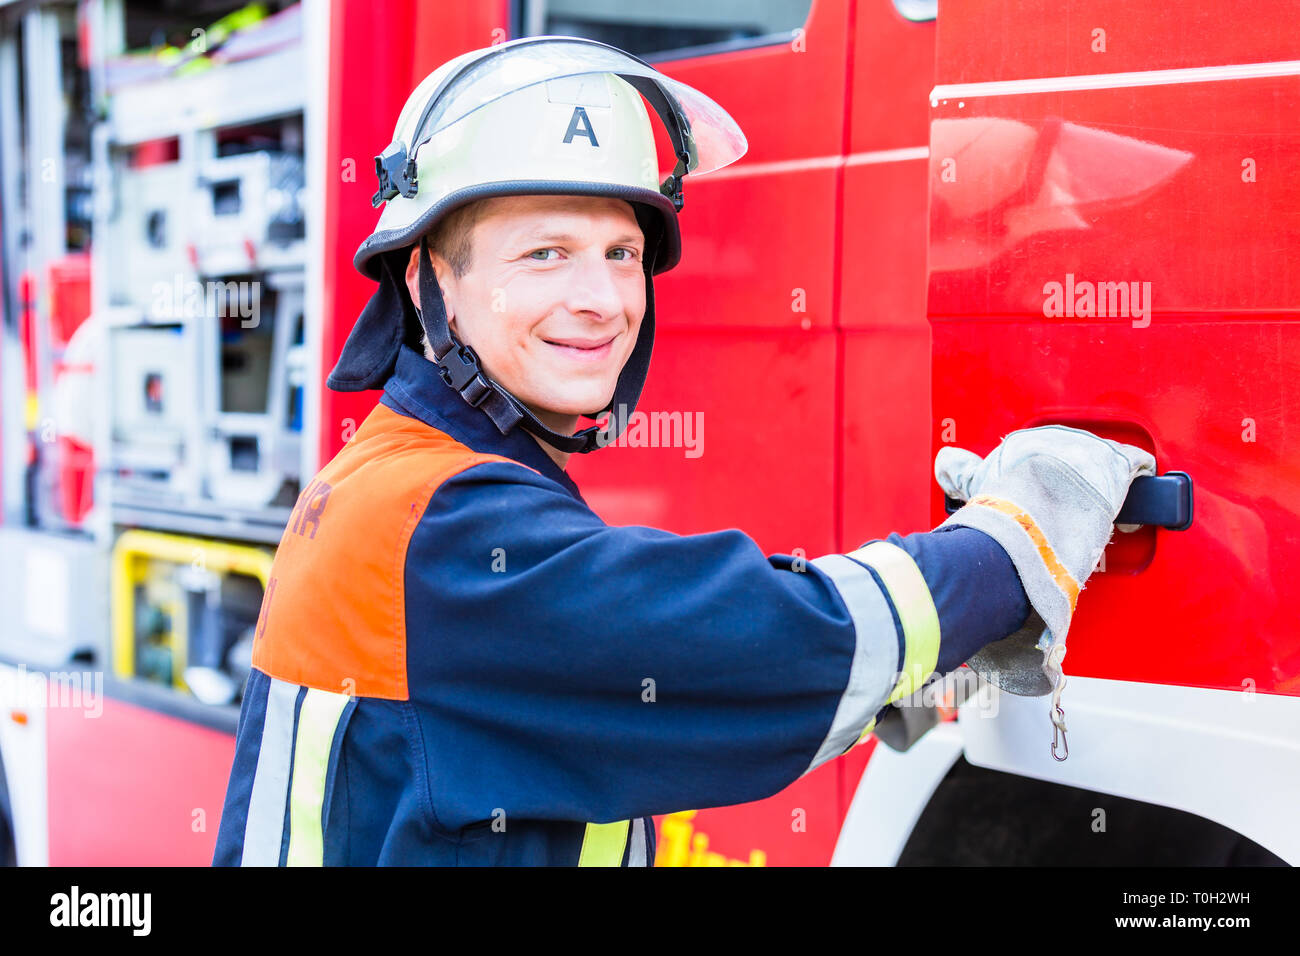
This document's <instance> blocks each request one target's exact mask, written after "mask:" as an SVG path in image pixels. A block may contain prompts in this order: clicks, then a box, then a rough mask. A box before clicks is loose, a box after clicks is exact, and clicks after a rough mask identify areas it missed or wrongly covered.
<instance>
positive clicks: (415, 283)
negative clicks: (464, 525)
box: [406, 243, 420, 309]
mask: <svg viewBox="0 0 1300 956" xmlns="http://www.w3.org/2000/svg"><path fill="white" fill-rule="evenodd" d="M406 291H407V292H409V293H411V301H412V302H413V303H415V307H416V308H417V309H418V308H420V245H419V243H416V244H415V245H414V246H412V247H411V257H410V258H409V259H407V260H406Z"/></svg>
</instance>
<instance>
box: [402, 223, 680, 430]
mask: <svg viewBox="0 0 1300 956" xmlns="http://www.w3.org/2000/svg"><path fill="white" fill-rule="evenodd" d="M638 210H639V207H638ZM637 218H638V219H640V220H641V224H642V229H643V230H644V231H645V235H646V240H647V241H646V251H647V253H648V255H647V260H646V261H645V262H644V263H643V265H644V267H645V270H644V271H645V291H646V311H645V317H644V318H643V319H642V320H641V328H640V331H639V333H638V335H637V342H636V347H635V348H634V349H633V350H632V354H631V355H630V356H629V357H628V360H627V362H626V364H624V366H623V370H622V372H620V373H619V376H618V384H617V385H616V386H615V388H614V397H613V399H612V400H611V402H610V406H609V408H604V409H599V410H597V411H596V412H593V413H590V414H588V415H587V416H586V417H588V418H597V417H599V416H600V415H602V414H604V412H606V411H609V413H610V415H609V421H608V423H607V426H606V427H605V428H601V427H600V426H599V425H591V426H588V427H587V428H583V429H581V430H579V431H578V432H576V433H574V434H572V435H562V434H560V433H559V432H556V431H552V430H551V429H550V428H547V427H546V426H545V425H544V424H542V422H541V421H540V420H539V419H538V418H537V416H536V415H534V414H533V413H532V411H531V410H529V409H528V407H527V406H525V405H524V403H523V402H521V401H520V400H519V399H517V398H515V396H514V395H512V394H511V393H510V392H508V391H506V390H505V389H504V388H503V387H502V386H500V385H498V384H497V383H496V382H494V381H493V380H492V379H491V378H489V377H488V375H487V373H486V372H485V371H484V370H483V367H482V365H481V364H480V363H479V358H478V356H477V355H476V354H475V352H474V350H473V349H472V348H470V347H469V346H468V345H464V344H462V343H461V342H460V341H458V340H457V339H456V337H455V336H454V335H453V334H452V331H451V329H450V328H449V327H448V325H447V310H446V305H445V303H444V302H443V298H442V290H441V289H440V288H439V286H438V278H437V276H436V275H435V274H434V270H433V266H432V264H431V263H430V261H429V247H428V234H427V233H426V234H425V235H423V236H421V237H420V303H421V308H420V309H418V310H417V312H418V314H419V317H420V324H421V325H422V326H423V328H424V334H425V335H426V336H428V339H429V345H430V347H431V348H432V349H433V354H434V363H435V364H436V365H437V366H438V374H439V376H440V377H441V378H442V380H443V381H444V382H445V383H446V384H447V386H448V387H449V388H452V389H454V390H455V391H456V392H457V393H458V394H459V395H460V397H461V398H463V399H464V400H465V401H466V402H468V403H469V404H470V405H472V406H474V407H476V408H479V409H482V411H483V413H484V414H485V415H487V416H488V418H490V419H492V422H493V424H495V425H496V427H497V430H498V431H500V432H501V434H503V435H505V434H507V433H508V432H509V431H510V430H511V429H512V428H514V427H515V426H520V427H522V428H524V429H525V430H526V431H528V432H531V433H532V434H533V435H535V436H537V437H538V438H539V439H541V440H542V441H544V442H546V443H547V444H548V445H550V446H552V447H553V448H557V449H559V450H560V451H563V452H569V453H570V454H573V453H577V454H586V453H587V452H590V451H593V450H594V449H596V448H601V447H603V446H605V445H608V444H609V443H610V442H612V441H614V440H615V439H616V438H618V436H619V435H621V434H622V433H623V430H624V429H625V428H626V427H627V424H628V418H629V417H630V416H631V414H632V412H633V411H634V410H635V409H636V403H637V401H638V400H639V399H640V398H641V389H642V388H643V387H644V386H645V380H646V376H647V375H649V373H650V353H651V352H652V351H653V349H654V332H655V325H654V314H655V313H654V280H653V279H652V274H653V271H654V260H655V258H656V256H657V255H658V252H659V248H660V245H661V244H660V242H659V238H660V237H659V235H658V230H657V229H656V230H655V231H654V233H652V232H651V231H650V229H649V227H651V226H652V225H653V222H654V220H653V218H652V217H650V216H643V215H641V214H640V212H639V211H638V214H637Z"/></svg>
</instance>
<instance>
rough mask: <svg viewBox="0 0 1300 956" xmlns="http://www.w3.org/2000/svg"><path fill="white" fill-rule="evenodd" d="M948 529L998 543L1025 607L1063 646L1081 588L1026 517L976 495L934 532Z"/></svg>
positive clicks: (1001, 502)
mask: <svg viewBox="0 0 1300 956" xmlns="http://www.w3.org/2000/svg"><path fill="white" fill-rule="evenodd" d="M947 525H962V526H964V527H967V528H974V529H976V530H977V531H983V532H984V533H985V534H987V535H989V537H991V538H993V539H994V540H995V541H997V543H998V544H1000V545H1001V546H1002V548H1003V550H1004V551H1006V552H1007V555H1008V557H1010V558H1011V563H1012V564H1014V565H1015V566H1016V573H1017V574H1019V575H1020V583H1021V584H1022V585H1023V586H1024V589H1025V597H1026V598H1028V599H1029V603H1030V604H1031V605H1033V608H1034V610H1035V611H1036V612H1038V614H1039V616H1040V617H1041V618H1042V619H1043V622H1044V623H1045V624H1046V625H1047V627H1048V628H1049V629H1050V630H1051V632H1052V635H1053V636H1054V638H1055V639H1056V640H1057V641H1063V640H1065V637H1066V634H1067V633H1068V632H1069V630H1070V620H1071V619H1072V618H1073V616H1074V608H1075V604H1076V603H1077V602H1078V600H1079V591H1080V590H1081V585H1080V584H1079V581H1078V579H1077V578H1076V577H1075V576H1074V574H1072V573H1071V572H1070V570H1069V568H1067V567H1066V565H1065V563H1064V562H1063V561H1062V560H1061V558H1060V557H1059V556H1058V555H1057V553H1056V549H1055V548H1053V547H1052V545H1051V542H1050V541H1049V540H1048V538H1047V535H1046V534H1045V533H1044V532H1043V529H1042V528H1041V527H1040V526H1039V524H1038V522H1037V521H1035V520H1034V518H1033V516H1032V515H1031V514H1029V512H1027V511H1025V510H1024V509H1023V508H1021V507H1020V506H1019V505H1017V504H1016V503H1015V502H1013V501H1009V500H1007V499H1006V498H998V497H995V496H993V495H987V494H980V495H976V496H975V497H974V498H972V499H971V500H970V501H969V502H967V503H966V505H965V506H964V507H962V508H961V509H959V510H958V511H957V512H955V513H954V514H952V515H951V516H949V518H948V519H947V520H946V521H944V523H943V524H942V525H940V526H939V527H941V528H942V527H945V526H947Z"/></svg>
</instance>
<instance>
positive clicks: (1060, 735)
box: [1048, 704, 1070, 760]
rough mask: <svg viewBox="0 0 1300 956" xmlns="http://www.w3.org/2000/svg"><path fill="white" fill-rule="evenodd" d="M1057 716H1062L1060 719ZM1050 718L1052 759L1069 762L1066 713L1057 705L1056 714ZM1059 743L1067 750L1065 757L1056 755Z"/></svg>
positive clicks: (1050, 715)
mask: <svg viewBox="0 0 1300 956" xmlns="http://www.w3.org/2000/svg"><path fill="white" fill-rule="evenodd" d="M1057 714H1060V716H1059V717H1058V716H1057ZM1048 716H1049V717H1050V718H1051V721H1052V759H1053V760H1068V759H1069V758H1070V742H1069V740H1067V739H1066V736H1065V711H1064V710H1062V709H1061V705H1060V704H1057V705H1056V711H1055V713H1052V714H1049V715H1048ZM1058 741H1059V743H1060V744H1061V745H1062V746H1063V747H1064V748H1065V753H1064V755H1063V756H1060V757H1058V756H1057V755H1056V745H1057V743H1058Z"/></svg>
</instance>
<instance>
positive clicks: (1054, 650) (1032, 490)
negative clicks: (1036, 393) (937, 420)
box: [934, 425, 1156, 697]
mask: <svg viewBox="0 0 1300 956" xmlns="http://www.w3.org/2000/svg"><path fill="white" fill-rule="evenodd" d="M1155 469H1156V461H1155V458H1153V457H1152V456H1151V455H1150V454H1149V453H1148V452H1146V451H1143V450H1142V449H1141V448H1137V447H1135V446H1133V445H1125V444H1121V443H1120V442H1115V441H1111V440H1110V439H1106V438H1100V437H1098V436H1096V435H1094V434H1092V433H1091V432H1087V431H1083V430H1082V429H1078V428H1069V427H1066V426H1064V425H1046V426H1043V427H1039V428H1026V429H1022V430H1020V431H1015V432H1012V433H1011V434H1010V435H1008V436H1006V438H1004V439H1003V440H1002V443H1001V444H999V445H998V446H997V448H995V449H993V451H992V452H991V453H990V454H989V456H988V457H987V458H983V459H981V458H980V457H979V456H978V455H975V454H973V453H971V452H969V451H966V450H965V449H963V448H943V449H940V451H939V453H938V455H936V456H935V459H934V476H935V478H936V479H938V481H939V484H940V486H941V487H942V488H943V490H944V492H945V493H946V494H948V495H949V496H950V497H952V498H957V499H960V500H963V501H965V502H967V503H966V505H965V506H963V507H962V508H961V509H960V510H958V511H957V512H955V513H954V514H952V515H950V516H949V517H948V519H947V520H946V521H944V522H943V524H942V525H940V527H944V526H946V525H964V526H966V527H968V528H975V529H977V530H979V531H983V532H984V533H985V534H988V535H990V536H991V537H992V538H994V539H995V540H996V541H997V542H998V543H999V544H1000V545H1002V547H1003V549H1004V550H1005V551H1006V552H1007V554H1008V555H1009V556H1010V558H1011V561H1012V563H1013V564H1014V565H1015V567H1016V571H1017V572H1018V573H1019V575H1020V581H1021V584H1022V585H1023V586H1024V589H1025V595H1026V597H1027V598H1028V600H1029V603H1030V605H1031V606H1032V608H1033V610H1032V611H1031V613H1030V615H1029V618H1028V620H1027V621H1026V622H1025V626H1024V627H1023V628H1021V630H1019V631H1017V632H1016V633H1015V634H1012V635H1011V636H1010V637H1006V638H1003V639H1002V640H1000V641H994V642H993V643H992V644H989V645H987V646H986V647H985V648H984V649H983V650H981V651H979V652H978V653H976V654H975V655H974V656H973V657H971V659H970V660H969V661H967V663H968V664H969V665H970V666H971V667H972V668H973V669H974V670H975V671H976V672H977V673H979V675H980V676H981V677H983V678H984V679H985V680H988V681H990V682H991V683H993V684H995V685H997V686H998V687H1000V688H1002V689H1003V690H1005V691H1008V692H1009V693H1012V694H1019V695H1021V696H1025V697H1041V696H1043V695H1045V694H1048V693H1051V691H1052V690H1053V686H1054V681H1053V680H1050V679H1049V675H1050V674H1052V673H1053V672H1054V668H1059V664H1060V658H1061V657H1063V656H1064V643H1065V638H1066V634H1067V633H1068V632H1069V630H1070V620H1071V618H1072V617H1073V616H1074V606H1075V602H1076V601H1077V599H1078V595H1079V591H1081V590H1082V589H1083V586H1084V582H1086V581H1087V579H1088V576H1089V575H1091V574H1092V572H1093V569H1095V568H1096V567H1097V564H1098V563H1099V562H1100V561H1101V554H1102V551H1103V550H1104V549H1105V547H1106V544H1107V543H1108V542H1109V541H1110V537H1111V533H1112V531H1113V530H1114V529H1113V525H1114V521H1115V516H1116V515H1117V514H1119V510H1120V508H1121V507H1123V504H1124V499H1125V498H1126V497H1127V496H1128V489H1129V485H1130V484H1131V483H1132V481H1133V479H1134V478H1136V477H1138V476H1139V475H1154V474H1155ZM1044 628H1046V632H1045V631H1044ZM1058 645H1060V647H1059V649H1058V647H1057V646H1058ZM1049 658H1051V662H1050V664H1049Z"/></svg>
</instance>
